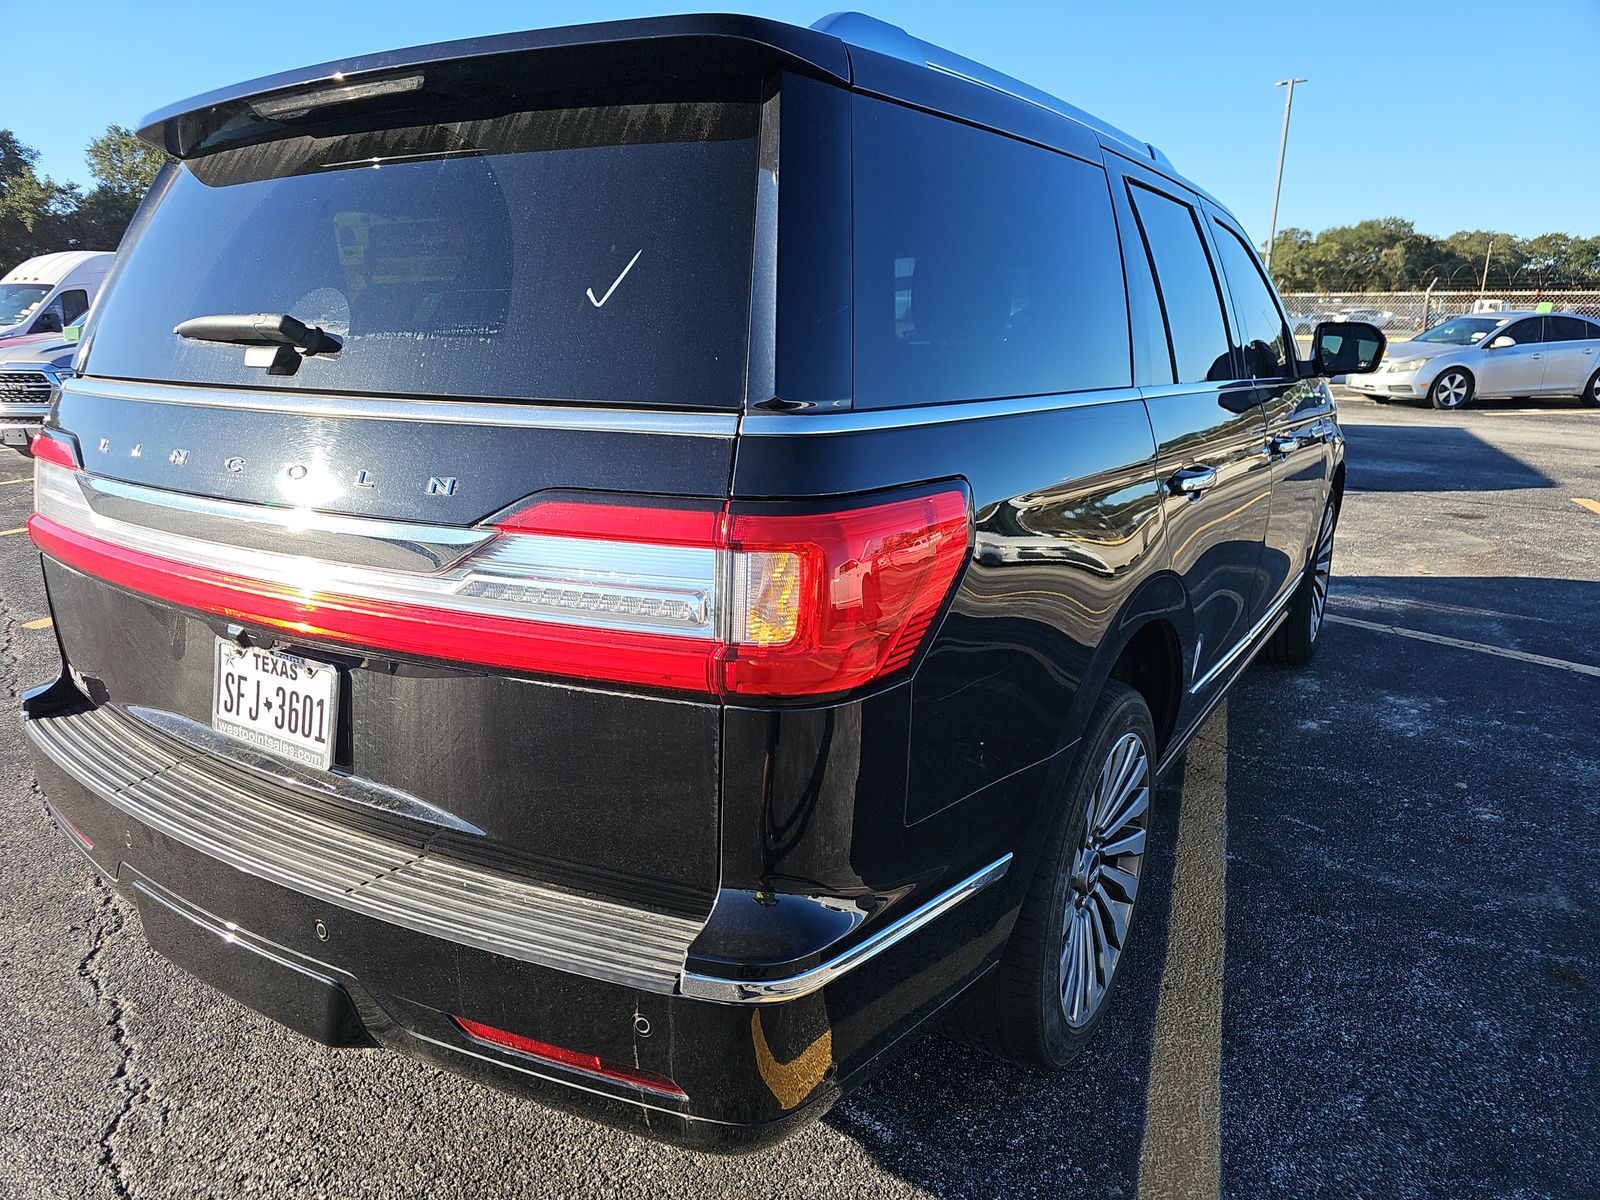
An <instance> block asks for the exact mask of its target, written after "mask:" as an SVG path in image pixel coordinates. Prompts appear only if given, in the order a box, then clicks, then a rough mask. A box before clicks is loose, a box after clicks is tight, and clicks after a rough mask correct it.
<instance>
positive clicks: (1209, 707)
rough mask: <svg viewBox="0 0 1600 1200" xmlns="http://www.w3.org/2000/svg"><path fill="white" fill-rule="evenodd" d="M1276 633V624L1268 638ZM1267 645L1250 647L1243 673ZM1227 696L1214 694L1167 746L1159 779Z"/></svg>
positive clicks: (1158, 768)
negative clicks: (1197, 714)
mask: <svg viewBox="0 0 1600 1200" xmlns="http://www.w3.org/2000/svg"><path fill="white" fill-rule="evenodd" d="M1284 615H1285V614H1283V613H1281V612H1280V613H1279V614H1278V619H1279V620H1280V621H1281V620H1282V619H1283V617H1284ZM1276 631H1277V625H1276V623H1274V625H1273V626H1272V628H1271V629H1269V630H1268V631H1267V636H1268V637H1270V636H1271V635H1272V634H1273V633H1275V632H1276ZM1266 644H1267V638H1266V637H1263V638H1261V639H1260V640H1258V641H1257V642H1256V644H1255V645H1254V646H1251V647H1250V652H1249V653H1248V654H1246V655H1245V656H1244V661H1243V662H1241V663H1240V664H1239V671H1240V672H1241V673H1243V672H1244V671H1245V670H1247V669H1248V668H1249V666H1250V664H1251V663H1253V662H1254V661H1255V659H1256V655H1258V654H1260V653H1261V650H1262V648H1263V647H1264V646H1266ZM1227 694H1228V691H1227V689H1226V688H1224V689H1222V690H1221V691H1219V692H1216V693H1215V694H1213V695H1212V697H1211V699H1209V700H1207V701H1206V703H1205V707H1204V708H1202V709H1201V710H1200V715H1199V716H1198V717H1196V718H1195V719H1194V721H1193V722H1192V723H1191V724H1190V725H1189V728H1188V730H1187V731H1186V732H1184V733H1183V734H1182V735H1180V736H1179V737H1176V738H1173V740H1172V742H1171V744H1170V745H1168V746H1167V751H1166V753H1165V754H1163V755H1162V756H1161V762H1160V763H1159V764H1157V766H1156V776H1157V777H1158V778H1159V777H1160V776H1162V775H1165V774H1166V773H1167V771H1169V770H1170V769H1171V768H1172V766H1173V764H1174V763H1176V762H1177V761H1178V760H1179V759H1181V758H1182V757H1183V753H1184V751H1185V750H1187V749H1188V748H1189V743H1190V742H1192V741H1194V738H1195V735H1196V734H1197V733H1199V732H1200V731H1201V730H1202V729H1204V728H1205V726H1206V722H1207V721H1208V720H1210V719H1211V714H1212V713H1213V712H1214V711H1216V708H1217V705H1219V704H1221V703H1222V700H1223V697H1225V696H1226V695H1227Z"/></svg>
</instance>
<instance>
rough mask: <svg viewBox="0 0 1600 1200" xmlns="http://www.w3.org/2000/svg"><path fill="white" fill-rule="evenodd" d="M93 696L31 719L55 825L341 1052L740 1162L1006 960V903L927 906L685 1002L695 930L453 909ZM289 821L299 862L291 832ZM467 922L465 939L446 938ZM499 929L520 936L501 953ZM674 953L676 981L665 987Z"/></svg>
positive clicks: (213, 980)
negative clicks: (404, 1058) (789, 973)
mask: <svg viewBox="0 0 1600 1200" xmlns="http://www.w3.org/2000/svg"><path fill="white" fill-rule="evenodd" d="M73 695H74V693H73V690H72V689H71V687H70V685H66V684H57V685H55V687H54V688H52V689H45V690H43V691H41V692H38V693H34V694H33V695H32V696H30V698H29V699H28V701H27V702H26V703H25V719H24V728H25V730H26V731H27V734H28V740H29V743H30V749H31V750H32V752H33V757H34V763H35V768H36V771H37V774H38V776H39V779H40V782H41V784H42V785H43V787H44V789H45V793H46V795H47V797H48V800H49V804H50V806H51V810H52V812H53V813H54V815H55V816H56V817H57V819H58V820H59V821H60V822H61V824H62V825H63V826H64V827H65V829H66V831H67V832H68V834H69V836H71V837H72V838H73V839H74V840H75V841H76V842H77V844H78V846H79V848H80V849H81V850H83V851H84V852H85V853H86V854H88V856H89V857H90V858H91V859H92V860H93V861H94V863H95V865H96V867H97V868H98V869H99V870H100V871H101V872H102V874H104V875H105V876H106V877H107V878H109V879H111V880H114V881H115V882H116V884H117V886H118V888H119V890H121V891H122V892H123V893H124V894H126V895H128V896H129V897H130V898H131V899H132V900H133V901H134V902H135V903H136V904H137V906H138V908H139V910H140V913H141V916H142V918H143V923H144V926H145V930H146V935H147V937H148V939H149V940H150V942H151V943H152V945H153V946H154V947H155V948H156V949H157V950H159V951H160V952H161V953H163V954H164V955H166V956H167V957H168V958H170V959H172V960H173V961H174V962H176V963H177V964H178V965H179V966H181V967H183V968H184V969H186V970H188V971H189V972H190V973H191V974H193V975H195V976H197V977H198V978H200V979H202V980H203V981H205V982H207V983H209V984H211V985H212V986H214V987H216V988H218V989H219V990H222V991H224V992H226V993H228V994H230V995H232V996H233V997H234V998H235V999H237V1000H239V1001H240V1002H242V1003H244V1004H246V1005H248V1006H250V1007H252V1008H254V1009H256V1010H258V1011H260V1012H262V1013H264V1014H266V1015H267V1016H269V1017H272V1018H273V1019H275V1020H278V1021H280V1022H281V1023H283V1024H285V1025H288V1026H289V1027H291V1028H294V1029H296V1030H297V1031H299V1032H301V1033H303V1034H305V1035H306V1036H308V1037H311V1038H314V1039H316V1040H318V1041H321V1042H323V1043H325V1044H330V1045H340V1046H367V1045H372V1044H378V1045H382V1046H385V1047H389V1048H392V1049H397V1050H400V1051H402V1052H404V1053H407V1054H410V1055H412V1056H414V1057H417V1058H420V1059H423V1060H426V1061H428V1062H431V1063H433V1064H435V1065H437V1066H440V1067H443V1068H445V1069H447V1070H451V1071H454V1072H456V1073H458V1074H462V1075H465V1076H468V1077H470V1078H473V1079H475V1080H477V1081H479V1082H482V1083H487V1084H490V1085H492V1086H496V1087H499V1088H501V1089H504V1090H507V1091H510V1092H514V1093H517V1094H520V1095H523V1096H527V1097H529V1098H532V1099H535V1100H537V1101H539V1102H541V1103H544V1104H547V1105H549V1106H551V1107H554V1108H558V1109H562V1110H565V1111H569V1112H573V1113H576V1114H578V1115H581V1116H584V1117H586V1118H589V1119H592V1120H597V1121H601V1122H604V1123H606V1124H609V1125H613V1126H617V1127H620V1128H625V1129H630V1130H633V1131H635V1132H639V1133H643V1134H646V1135H648V1136H651V1137H656V1138H660V1139H663V1140H668V1141H672V1142H676V1143H680V1144H684V1145H690V1146H694V1147H697V1148H701V1149H707V1150H716V1151H729V1152H737V1151H740V1150H748V1149H756V1148H759V1147H761V1146H763V1145H767V1144H770V1143H771V1142H774V1141H776V1140H778V1139H780V1138H782V1137H783V1136H785V1135H786V1134H787V1133H789V1132H790V1131H791V1130H792V1129H794V1128H795V1127H796V1126H797V1125H799V1124H801V1123H804V1122H806V1121H808V1120H810V1119H813V1118H815V1117H816V1116H818V1115H820V1114H821V1113H822V1112H824V1111H826V1109H827V1108H828V1107H829V1106H830V1105H831V1104H832V1103H833V1102H834V1100H835V1099H837V1097H838V1096H839V1095H840V1093H841V1090H842V1088H843V1087H844V1086H845V1085H846V1084H847V1082H848V1081H849V1080H850V1079H851V1078H852V1077H854V1076H855V1075H857V1074H858V1073H860V1072H861V1071H863V1070H864V1069H865V1068H866V1067H867V1066H868V1065H869V1064H870V1063H871V1062H872V1061H873V1060H874V1059H876V1058H877V1056H878V1055H879V1054H880V1053H881V1052H882V1051H883V1050H885V1049H887V1048H888V1047H889V1046H890V1045H892V1044H893V1043H894V1042H896V1041H897V1040H899V1038H901V1037H902V1036H904V1035H905V1034H906V1033H908V1032H909V1031H910V1030H911V1029H913V1028H915V1027H916V1026H917V1025H918V1024H920V1023H921V1022H922V1021H923V1020H925V1019H926V1018H927V1017H928V1016H930V1015H931V1014H932V1013H933V1012H935V1011H937V1009H938V1008H939V1007H941V1006H942V1004H943V1003H944V1002H946V1001H947V1000H948V999H949V998H951V997H952V996H953V995H954V994H956V992H958V991H959V990H960V987H961V986H962V985H963V984H964V983H965V982H967V981H970V980H971V979H973V978H975V977H976V976H977V975H978V974H980V973H981V972H982V970H983V968H984V966H985V965H986V963H987V962H988V961H992V959H993V957H994V955H995V954H996V953H997V952H998V948H999V946H1000V944H1001V940H1002V934H1001V932H1000V929H1001V927H1002V925H1003V924H1004V923H1003V922H1001V921H999V920H998V919H997V916H996V914H995V912H994V911H993V907H994V905H993V902H994V901H997V900H998V899H999V897H998V896H996V895H990V896H986V897H985V901H986V903H985V904H983V905H977V904H970V903H961V901H957V902H956V903H958V904H959V905H960V907H959V908H957V907H955V905H954V904H950V905H947V906H946V907H945V908H941V909H939V910H938V911H935V912H931V913H930V914H929V915H928V916H927V918H926V920H924V921H923V922H921V923H920V924H916V925H912V926H910V927H909V928H903V929H900V930H899V931H898V932H897V934H896V935H895V936H893V937H892V938H889V939H888V940H887V944H885V945H881V946H878V947H876V948H874V950H873V952H872V953H871V954H870V955H868V956H867V957H866V958H865V959H864V960H863V961H861V962H860V963H859V964H851V965H849V966H847V967H846V969H845V971H844V972H841V973H839V974H838V975H833V974H828V975H826V976H825V977H824V978H820V979H816V980H812V981H808V986H809V984H810V983H814V984H815V985H816V986H815V987H814V988H813V989H811V990H808V991H806V992H805V993H804V994H801V995H798V996H795V997H793V998H789V999H785V998H784V997H783V996H782V995H773V994H769V993H766V992H757V993H752V994H751V995H749V996H747V997H743V998H742V999H743V1000H744V1001H745V1002H742V1003H719V1002H716V1001H714V1000H710V999H704V998H700V997H697V996H695V995H693V994H685V992H686V991H690V990H691V989H690V988H685V987H684V986H683V984H684V983H685V982H690V983H692V982H693V980H694V978H695V977H694V976H692V975H689V974H687V973H686V972H684V971H683V962H684V956H683V951H682V949H679V950H676V951H673V950H671V949H670V948H669V949H666V950H664V949H663V947H664V946H669V944H670V945H678V944H679V943H680V942H681V943H682V945H683V946H684V947H686V946H687V939H688V938H691V937H692V936H693V934H694V932H696V930H695V929H684V930H674V929H670V928H668V929H666V930H665V931H663V929H662V928H661V927H660V924H659V921H660V919H659V918H656V917H655V916H653V915H648V916H647V915H645V914H640V913H638V912H633V913H632V914H631V917H632V919H633V922H634V924H633V925H632V927H629V926H628V925H627V924H626V923H625V922H624V923H623V924H618V922H619V921H621V920H622V919H623V917H624V916H626V915H628V914H618V913H611V912H607V911H604V909H605V906H604V905H600V906H598V907H595V908H590V909H586V910H585V911H587V912H588V913H589V920H588V922H587V923H583V922H580V923H579V924H577V925H573V924H572V919H573V912H574V911H576V910H575V909H574V908H573V906H574V905H578V904H582V905H593V904H594V901H593V898H591V897H576V896H572V895H570V894H569V895H567V896H566V900H567V901H568V902H569V903H568V910H565V911H562V910H559V902H560V901H561V899H562V897H561V896H560V895H559V894H555V893H553V892H552V890H551V889H548V888H540V887H537V886H536V885H532V884H529V883H527V882H526V881H523V880H519V879H516V878H514V877H510V876H502V877H500V880H499V887H498V888H496V887H492V886H490V884H489V881H487V880H483V879H475V880H471V881H469V882H470V883H471V886H470V887H467V886H465V885H464V884H462V882H461V880H460V879H459V878H457V879H455V880H454V883H455V885H456V890H455V891H454V892H452V891H451V890H450V889H449V887H448V886H446V887H444V888H442V889H441V886H440V884H441V881H444V882H445V883H446V884H449V883H450V882H451V879H452V876H451V875H450V871H449V870H447V868H453V869H455V870H456V871H457V872H459V870H460V869H462V868H461V867H460V864H454V863H450V862H448V861H446V860H444V859H443V858H431V856H430V855H429V853H428V851H427V848H426V847H422V848H420V850H419V851H418V852H417V853H416V854H415V856H414V858H413V859H411V860H408V861H406V862H402V863H399V864H395V863H390V862H388V861H387V860H386V859H384V858H382V852H383V848H382V847H381V846H379V847H377V848H376V849H374V847H373V842H374V841H375V840H381V839H374V838H373V837H372V836H370V835H369V834H364V835H361V839H362V840H361V841H360V843H359V844H358V843H357V842H356V841H355V840H352V839H351V838H346V839H345V840H343V841H339V840H330V837H331V835H330V833H329V830H328V829H327V828H325V827H324V825H325V824H330V823H328V822H324V823H319V822H318V821H317V820H316V819H315V815H314V814H306V813H304V812H300V813H298V814H296V813H293V812H291V811H290V810H289V809H287V808H286V807H285V805H286V802H285V801H283V799H282V798H280V797H274V796H273V795H271V794H270V789H264V788H261V787H253V788H251V789H250V790H249V793H248V796H246V797H245V799H247V800H248V803H239V801H240V798H241V791H240V788H239V786H238V782H237V781H236V780H233V781H230V780H229V779H227V778H220V777H213V778H203V777H202V776H203V770H202V768H203V765H204V761H205V760H204V759H203V758H201V759H194V760H185V759H183V757H182V755H181V754H179V755H176V756H172V757H173V761H166V760H162V759H161V758H160V757H159V756H160V755H161V754H162V753H168V754H169V755H170V754H171V751H172V749H173V744H172V743H170V742H168V741H167V740H165V739H164V736H163V735H162V734H161V733H160V732H159V731H151V730H149V729H146V728H144V726H143V722H136V721H135V720H134V719H133V718H131V717H129V716H126V715H123V714H118V713H116V712H115V710H113V709H111V708H110V707H109V706H102V707H101V708H99V709H87V708H84V707H83V706H82V704H81V698H79V702H78V703H76V704H62V703H61V701H63V700H70V699H71V698H72V697H73ZM199 813H205V814H209V815H210V818H211V823H210V826H209V828H208V829H201V828H198V827H197V825H196V824H195V823H194V821H193V820H192V818H193V817H194V816H195V814H199ZM290 822H292V829H291V832H293V833H294V834H295V835H296V838H297V840H298V843H299V845H298V851H299V858H298V859H296V857H295V852H296V849H297V848H296V847H295V846H291V845H286V844H284V842H283V839H282V837H281V836H280V834H281V833H282V831H283V830H284V829H285V828H289V825H288V823H290ZM346 832H347V833H348V832H350V831H346ZM362 854H365V855H366V856H367V858H365V859H363V858H362V857H361V855H362ZM374 855H377V856H378V857H377V858H373V857H372V856H374ZM351 871H359V872H365V873H367V875H366V876H364V877H363V878H347V877H346V876H347V875H349V873H350V872H351ZM419 871H424V873H423V874H418V872H419ZM1002 873H1003V871H1002ZM996 877H998V876H996ZM985 882H987V881H985ZM983 888H984V884H983V883H980V884H976V885H974V888H973V889H972V892H971V894H976V892H977V891H980V890H983ZM530 889H531V890H530ZM1000 891H1001V889H995V892H996V893H998V892H1000ZM542 893H549V894H542ZM408 895H409V896H412V897H416V896H421V897H424V898H426V899H428V900H429V901H431V904H432V909H433V911H432V914H431V916H430V914H429V913H428V912H427V911H425V910H426V909H427V908H428V905H414V906H412V907H411V908H408V907H407V905H406V898H407V896H408ZM965 899H966V896H965V895H963V896H962V897H961V900H962V901H964V900H965ZM553 905H554V906H556V907H555V908H552V906H553ZM613 907H617V906H613ZM986 910H987V911H986ZM451 914H455V916H456V917H457V918H458V919H456V920H454V921H453V923H452V925H451V927H450V928H448V929H446V928H440V927H430V926H429V924H428V921H429V920H430V919H431V920H434V921H439V920H441V919H442V918H444V917H450V916H451ZM497 914H498V915H497ZM935 916H937V917H940V918H941V919H940V920H939V921H938V922H937V924H936V926H935V928H934V929H931V930H927V931H924V930H923V929H922V925H925V924H927V923H928V922H930V921H932V920H933V918H934V917H935ZM563 921H566V922H567V924H565V925H563V924H562V922H563ZM541 922H542V923H543V924H542V925H541ZM463 926H466V927H467V928H466V932H465V933H463V929H462V927H463ZM496 930H498V931H499V933H500V935H501V936H502V938H503V939H513V940H503V941H502V942H501V943H500V944H497V943H496V942H495V941H494V940H493V935H494V933H495V931H496ZM630 939H631V942H630ZM902 941H903V942H904V945H901V944H900V943H901V942H902ZM608 947H609V949H608ZM935 947H937V949H935ZM630 948H631V950H632V952H633V953H632V957H631V958H630V957H628V955H626V954H624V953H623V951H624V950H625V949H630ZM580 953H581V954H582V956H583V957H584V959H585V961H583V962H582V963H581V964H580V962H579V961H578V959H577V956H578V955H579V954H580ZM607 954H609V955H610V959H609V960H607V959H606V955H607ZM673 954H676V955H677V957H676V960H675V961H676V965H677V973H675V974H673V975H671V976H668V977H663V975H662V974H661V973H659V968H660V965H661V964H662V963H663V962H669V961H672V956H673ZM563 955H565V956H567V957H566V958H565V959H563V957H562V956H563ZM596 960H599V961H600V965H599V970H598V973H597V971H596V969H595V963H596ZM652 963H653V964H654V966H652ZM563 966H565V967H566V968H567V969H562V967H563ZM597 974H598V976H605V977H597ZM453 1016H459V1017H464V1018H466V1019H468V1020H470V1021H477V1022H481V1023H483V1024H485V1025H490V1026H493V1027H495V1028H498V1029H504V1030H509V1031H512V1032H515V1033H519V1034H522V1035H523V1036H526V1037H530V1038H533V1039H536V1040H538V1041H543V1042H547V1043H549V1044H552V1045H556V1046H561V1047H565V1048H569V1049H573V1050H577V1051H580V1052H582V1053H585V1054H594V1055H597V1056H599V1057H600V1058H601V1059H603V1060H606V1061H609V1062H613V1063H618V1064H623V1065H625V1066H627V1067H629V1068H632V1069H635V1070H637V1071H640V1072H645V1073H647V1074H649V1075H653V1076H659V1077H664V1078H666V1079H670V1080H672V1081H673V1082H674V1083H675V1084H676V1085H677V1086H678V1087H679V1088H681V1089H682V1090H683V1092H684V1094H685V1095H684V1097H682V1098H679V1097H674V1096H670V1095H664V1094H660V1093H657V1092H651V1091H647V1090H642V1089H639V1088H636V1087H633V1086H629V1085H627V1084H624V1083H619V1082H616V1081H613V1080H611V1079H608V1078H602V1077H599V1076H596V1075H592V1074H590V1073H587V1072H583V1071H578V1070H569V1069H566V1068H564V1067H561V1066H558V1065H555V1064H551V1063H547V1062H543V1061H540V1060H537V1059H532V1058H529V1057H526V1056H524V1055H520V1054H518V1053H516V1052H515V1051H511V1050H506V1049H502V1048H500V1047H497V1046H492V1045H488V1044H486V1043H483V1042H480V1041H477V1040H475V1039H473V1038H471V1037H469V1036H467V1035H466V1034H465V1033H464V1032H463V1031H462V1029H461V1028H460V1027H459V1026H458V1025H457V1024H456V1023H455V1021H454V1020H452V1017H453Z"/></svg>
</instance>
